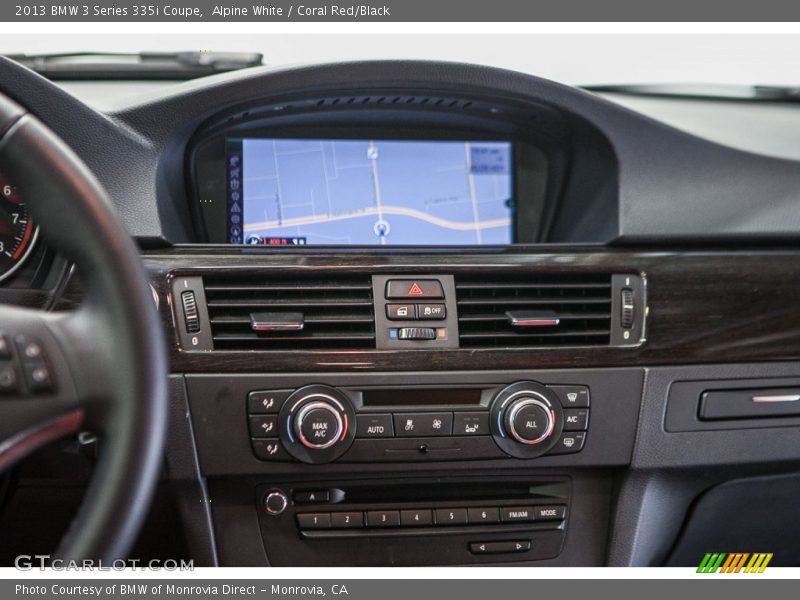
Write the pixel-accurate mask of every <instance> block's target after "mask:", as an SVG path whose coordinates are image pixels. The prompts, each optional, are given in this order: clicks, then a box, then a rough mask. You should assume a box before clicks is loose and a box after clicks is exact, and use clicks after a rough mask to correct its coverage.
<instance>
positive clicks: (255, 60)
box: [7, 52, 264, 81]
mask: <svg viewBox="0 0 800 600" xmlns="http://www.w3.org/2000/svg"><path fill="white" fill-rule="evenodd" d="M7 57H8V58H10V59H11V60H15V61H17V62H18V63H21V64H23V65H25V66H26V67H28V68H29V69H32V70H34V71H36V72H37V73H39V74H40V75H42V76H44V77H47V78H48V79H52V80H55V81H93V80H116V81H130V80H147V81H152V80H171V81H185V80H188V79H196V78H198V77H205V76H206V75H214V74H215V73H226V72H228V71H238V70H239V69H246V68H248V67H256V66H259V65H262V64H263V60H264V56H263V55H262V54H259V53H257V52H138V53H114V52H71V53H63V54H9V55H7Z"/></svg>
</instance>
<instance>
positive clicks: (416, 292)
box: [408, 281, 424, 296]
mask: <svg viewBox="0 0 800 600" xmlns="http://www.w3.org/2000/svg"><path fill="white" fill-rule="evenodd" d="M423 293H424V292H423V291H422V288H421V287H419V285H417V282H416V281H415V282H414V283H413V285H412V286H411V287H410V288H408V295H409V296H422V294H423Z"/></svg>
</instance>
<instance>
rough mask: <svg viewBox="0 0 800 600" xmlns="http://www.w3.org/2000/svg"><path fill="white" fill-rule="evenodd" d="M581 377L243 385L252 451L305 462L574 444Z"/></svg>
mask: <svg viewBox="0 0 800 600" xmlns="http://www.w3.org/2000/svg"><path fill="white" fill-rule="evenodd" d="M590 396H591V394H590V390H589V387H588V386H586V385H546V384H543V383H540V382H536V381H518V382H515V383H512V384H510V385H505V386H493V387H489V386H486V387H481V388H458V387H447V388H443V387H440V388H434V387H428V388H418V387H409V388H404V389H387V388H378V387H376V388H364V389H353V388H337V387H332V386H328V385H321V384H314V385H307V386H304V387H300V388H298V389H295V390H252V391H250V392H249V394H248V396H247V420H248V428H249V433H250V438H251V445H252V448H253V452H254V454H255V456H256V457H257V458H258V459H260V460H263V461H271V462H272V461H277V462H282V461H292V460H297V461H300V462H304V463H307V464H325V463H330V462H333V461H340V462H403V461H409V462H412V461H438V460H480V459H488V458H501V457H511V458H519V459H527V458H536V457H539V456H542V455H545V454H547V455H553V454H569V453H574V452H579V451H580V450H581V449H582V448H583V446H584V443H585V441H586V435H587V431H588V427H589V411H590Z"/></svg>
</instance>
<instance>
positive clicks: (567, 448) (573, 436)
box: [548, 431, 586, 454]
mask: <svg viewBox="0 0 800 600" xmlns="http://www.w3.org/2000/svg"><path fill="white" fill-rule="evenodd" d="M585 441H586V433H585V432H583V431H575V432H572V431H570V432H567V433H564V434H563V435H562V436H561V437H560V438H559V439H558V443H556V445H555V446H553V448H552V449H551V450H550V452H548V454H572V453H573V452H579V451H580V450H582V449H583V443H584V442H585Z"/></svg>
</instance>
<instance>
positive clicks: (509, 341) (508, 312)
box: [456, 274, 611, 348]
mask: <svg viewBox="0 0 800 600" xmlns="http://www.w3.org/2000/svg"><path fill="white" fill-rule="evenodd" d="M456 295H457V299H458V328H459V340H460V346H461V347H462V348H519V347H541V346H587V345H591V346H595V345H608V344H609V343H610V339H611V275H587V274H578V275H538V274H503V275H499V276H498V275H475V276H471V275H470V276H457V277H456ZM514 323H516V324H514Z"/></svg>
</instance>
